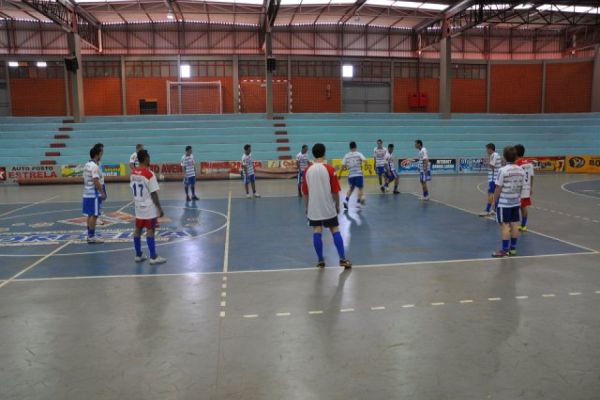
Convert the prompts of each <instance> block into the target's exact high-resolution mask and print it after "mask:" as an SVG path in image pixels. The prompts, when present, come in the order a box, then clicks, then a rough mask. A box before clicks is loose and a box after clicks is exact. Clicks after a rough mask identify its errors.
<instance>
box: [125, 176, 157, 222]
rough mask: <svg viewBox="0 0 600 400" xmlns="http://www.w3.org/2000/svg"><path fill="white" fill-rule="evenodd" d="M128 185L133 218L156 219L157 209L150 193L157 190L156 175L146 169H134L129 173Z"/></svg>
mask: <svg viewBox="0 0 600 400" xmlns="http://www.w3.org/2000/svg"><path fill="white" fill-rule="evenodd" d="M129 184H130V186H131V192H132V193H133V200H134V202H135V217H136V218H137V219H154V218H158V216H159V212H158V208H157V207H156V205H155V204H154V201H153V200H152V196H151V193H154V192H157V191H158V189H159V187H158V181H157V180H156V175H154V173H153V172H152V171H150V170H149V169H148V168H135V169H134V170H133V171H131V178H130V183H129Z"/></svg>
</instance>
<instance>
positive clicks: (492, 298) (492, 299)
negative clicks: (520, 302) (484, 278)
mask: <svg viewBox="0 0 600 400" xmlns="http://www.w3.org/2000/svg"><path fill="white" fill-rule="evenodd" d="M488 300H489V301H500V300H502V299H501V298H500V297H490V298H488Z"/></svg>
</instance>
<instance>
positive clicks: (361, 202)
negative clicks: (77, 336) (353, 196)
mask: <svg viewBox="0 0 600 400" xmlns="http://www.w3.org/2000/svg"><path fill="white" fill-rule="evenodd" d="M358 203H359V204H360V205H362V206H364V205H365V204H367V199H365V198H364V197H363V198H362V199H360V200H359V201H358Z"/></svg>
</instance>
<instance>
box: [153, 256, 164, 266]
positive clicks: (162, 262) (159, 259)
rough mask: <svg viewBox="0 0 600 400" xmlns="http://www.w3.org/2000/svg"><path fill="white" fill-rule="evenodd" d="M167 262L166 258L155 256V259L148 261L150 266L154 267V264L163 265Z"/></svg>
mask: <svg viewBox="0 0 600 400" xmlns="http://www.w3.org/2000/svg"><path fill="white" fill-rule="evenodd" d="M166 262H167V259H166V258H163V257H161V256H156V258H151V259H150V265H155V264H164V263H166Z"/></svg>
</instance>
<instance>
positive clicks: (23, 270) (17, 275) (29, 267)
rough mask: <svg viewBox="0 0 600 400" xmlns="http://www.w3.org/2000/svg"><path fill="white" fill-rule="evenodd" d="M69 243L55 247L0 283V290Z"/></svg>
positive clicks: (69, 242)
mask: <svg viewBox="0 0 600 400" xmlns="http://www.w3.org/2000/svg"><path fill="white" fill-rule="evenodd" d="M71 243H72V242H71V241H68V242H67V243H65V244H63V245H62V246H60V247H57V248H56V249H54V250H52V251H51V252H50V253H48V254H46V255H45V256H44V257H42V258H40V259H39V260H37V261H36V262H34V263H33V264H31V265H29V266H28V267H26V268H24V269H22V270H21V271H19V272H18V273H16V274H15V275H13V276H12V277H10V278H9V279H7V280H5V281H4V282H2V283H0V289H1V288H3V287H4V286H6V285H8V284H9V283H11V282H12V281H14V280H15V279H17V278H18V277H19V276H21V275H23V274H24V273H26V272H27V271H29V270H31V269H32V268H35V267H36V266H38V265H39V264H40V263H42V262H43V261H45V260H47V259H48V258H50V257H52V256H53V255H55V254H56V253H58V252H59V251H61V250H62V249H64V248H65V247H67V246H68V245H70V244H71Z"/></svg>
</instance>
